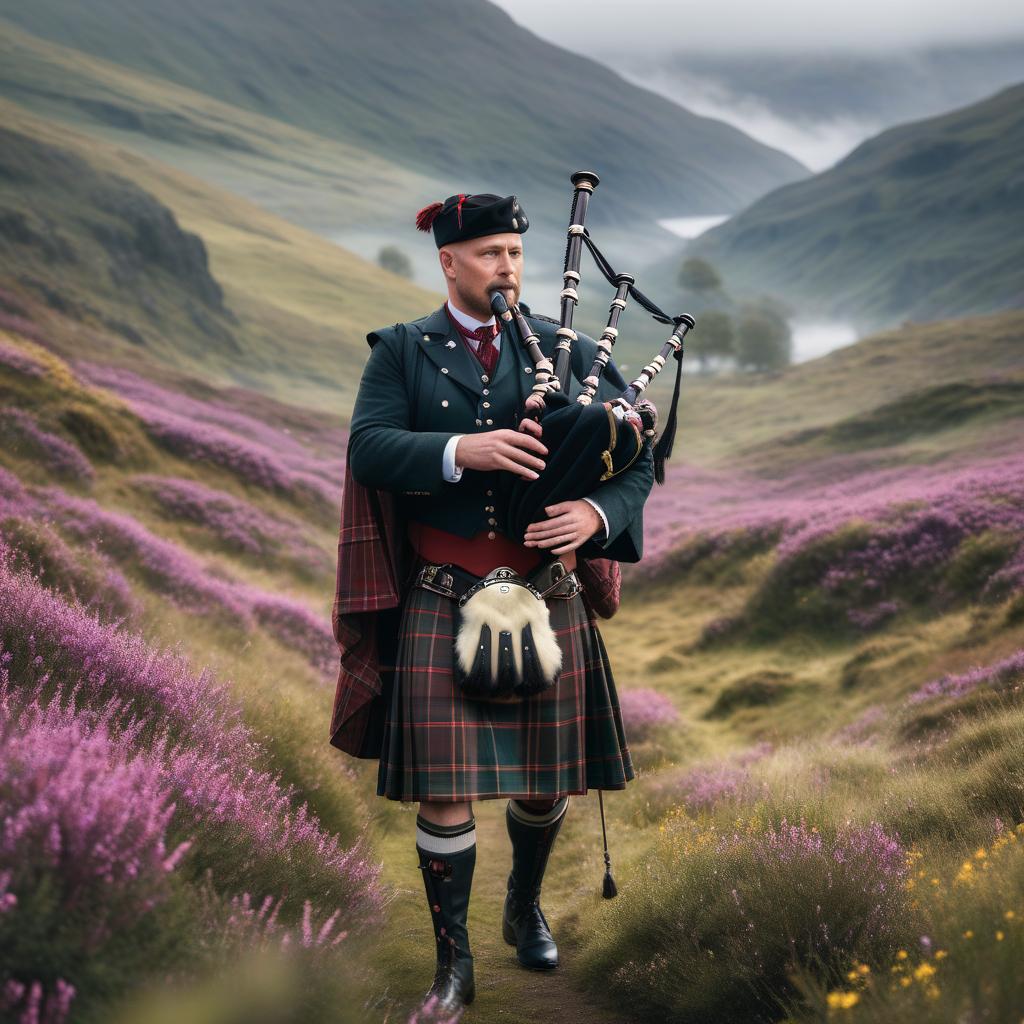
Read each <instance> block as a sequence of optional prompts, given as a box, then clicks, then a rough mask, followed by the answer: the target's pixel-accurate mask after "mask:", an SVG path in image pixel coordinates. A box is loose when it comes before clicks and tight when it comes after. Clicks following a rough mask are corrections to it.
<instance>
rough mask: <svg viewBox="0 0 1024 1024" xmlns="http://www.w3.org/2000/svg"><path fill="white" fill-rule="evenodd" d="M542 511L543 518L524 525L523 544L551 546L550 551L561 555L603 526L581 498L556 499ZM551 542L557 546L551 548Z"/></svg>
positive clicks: (590, 507) (594, 512)
mask: <svg viewBox="0 0 1024 1024" xmlns="http://www.w3.org/2000/svg"><path fill="white" fill-rule="evenodd" d="M544 511H545V512H547V514H548V518H547V519H545V520H543V521H542V522H539V523H530V525H529V526H528V527H527V528H526V534H525V535H524V540H523V543H524V544H525V545H526V546H527V547H538V548H552V552H551V553H552V554H554V555H564V554H566V553H567V552H569V551H575V550H576V548H578V547H579V546H580V545H581V544H583V543H584V542H585V541H588V540H589V539H590V538H591V537H593V536H594V534H595V533H597V532H598V531H599V530H603V529H604V523H603V522H602V521H601V516H600V515H599V514H598V511H597V509H596V508H594V506H593V505H591V504H590V502H589V501H584V500H583V499H582V498H578V499H577V500H575V501H559V502H556V503H555V504H554V505H548V506H547V507H546V508H545V509H544ZM555 544H558V545H560V546H559V547H554V546H553V545H555Z"/></svg>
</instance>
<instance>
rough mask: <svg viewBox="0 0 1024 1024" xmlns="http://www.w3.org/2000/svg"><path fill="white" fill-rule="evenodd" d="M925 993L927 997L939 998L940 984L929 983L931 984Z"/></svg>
mask: <svg viewBox="0 0 1024 1024" xmlns="http://www.w3.org/2000/svg"><path fill="white" fill-rule="evenodd" d="M924 994H925V995H926V996H927V997H928V998H929V999H938V998H939V986H938V985H929V986H928V987H927V988H926V989H925V990H924Z"/></svg>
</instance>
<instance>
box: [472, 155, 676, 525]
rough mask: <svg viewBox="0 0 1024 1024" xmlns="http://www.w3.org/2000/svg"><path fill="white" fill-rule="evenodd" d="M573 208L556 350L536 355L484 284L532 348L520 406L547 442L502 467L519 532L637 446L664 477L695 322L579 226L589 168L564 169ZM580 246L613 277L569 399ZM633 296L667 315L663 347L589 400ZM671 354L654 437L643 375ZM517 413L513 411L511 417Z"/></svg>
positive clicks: (579, 493) (518, 317) (536, 344)
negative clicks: (660, 300)
mask: <svg viewBox="0 0 1024 1024" xmlns="http://www.w3.org/2000/svg"><path fill="white" fill-rule="evenodd" d="M570 180H571V181H572V184H573V196H572V209H571V212H570V215H569V228H568V233H567V238H566V247H565V263H564V269H563V271H562V291H561V295H560V298H561V317H560V323H559V326H558V328H557V329H556V331H555V335H556V338H557V340H556V342H555V346H554V352H553V355H554V360H553V361H552V359H550V358H548V357H547V356H545V355H544V353H543V351H542V350H541V346H540V340H539V338H538V337H537V334H536V333H535V332H534V330H533V329H532V328H531V326H530V324H529V322H528V321H527V319H526V316H525V315H524V314H523V312H522V310H521V309H520V308H519V305H518V304H517V303H516V304H513V305H511V306H509V304H508V302H507V300H506V299H505V296H504V295H503V294H502V292H501V291H493V292H492V293H491V309H492V310H493V311H494V313H495V315H496V316H498V317H499V318H500V319H501V320H502V321H504V322H505V323H506V324H513V325H514V327H515V331H516V333H517V335H518V336H519V341H520V343H521V344H522V345H523V347H524V348H525V349H526V350H527V351H528V352H529V353H530V357H531V358H532V360H533V364H534V385H533V388H532V390H531V392H530V394H529V395H528V396H527V398H526V400H525V402H524V410H523V416H524V417H526V418H530V419H535V420H537V421H538V422H540V423H541V425H542V427H543V437H542V440H543V442H544V445H545V447H546V448H547V449H548V455H547V459H546V461H545V465H544V468H543V469H542V470H541V471H540V473H539V475H538V477H537V478H536V479H527V478H525V477H522V476H519V475H518V474H513V473H502V474H500V476H501V477H502V478H503V479H502V481H501V484H500V485H499V486H501V487H502V488H503V493H502V497H503V499H504V503H505V508H506V523H507V529H508V532H509V535H510V536H512V537H513V538H515V539H516V540H518V541H520V542H522V541H523V539H524V536H525V533H526V528H527V527H528V526H529V525H530V524H531V523H533V522H538V521H540V520H543V519H544V518H546V514H545V512H544V509H545V508H546V507H547V506H548V505H552V504H555V503H556V502H559V501H570V500H575V499H579V498H582V497H585V496H586V495H588V494H590V493H591V492H592V491H593V490H594V488H595V487H596V486H597V485H598V484H599V483H601V482H602V481H604V480H608V479H610V478H611V477H614V476H617V475H618V474H619V473H622V472H624V471H625V470H626V469H628V468H629V467H630V466H631V465H633V463H634V462H636V460H637V459H638V458H640V457H641V455H642V454H643V452H644V449H645V446H648V445H650V446H652V447H653V453H652V454H653V459H654V478H655V480H656V481H657V483H659V484H663V483H664V482H665V460H666V459H668V458H669V456H670V455H671V454H672V445H673V440H674V437H675V431H676V409H677V405H678V401H679V386H680V380H681V374H682V360H683V339H684V337H685V336H686V334H687V332H688V331H690V330H692V329H693V327H694V326H695V323H694V319H693V317H691V316H689V315H688V314H686V313H682V314H680V315H678V316H674V317H670V316H668V315H667V314H666V313H664V312H663V311H662V310H661V309H660V308H659V307H658V306H656V305H655V304H654V303H653V302H651V300H650V299H648V298H647V296H646V295H644V294H643V293H642V292H641V291H639V290H638V289H637V287H636V281H635V278H633V277H632V275H630V274H621V273H616V272H615V270H614V269H613V268H612V266H611V264H610V263H609V262H608V261H607V259H605V257H604V255H603V254H602V253H601V251H600V249H598V247H597V245H596V244H595V243H594V240H593V239H592V238H591V237H590V233H589V231H588V230H587V227H586V218H587V210H588V208H589V203H590V197H591V196H592V195H593V192H594V189H595V188H597V185H598V183H599V181H600V179H599V178H598V176H597V175H596V174H594V173H593V171H577V172H576V173H575V174H573V175H571V177H570ZM584 247H586V248H587V249H588V250H589V252H590V253H591V255H592V256H593V258H594V262H595V263H596V265H597V267H598V269H599V270H600V271H601V273H602V275H603V276H604V277H605V279H606V280H607V281H608V283H609V284H612V285H614V287H615V297H614V298H613V299H612V300H611V303H610V306H609V310H608V323H607V326H606V327H605V328H604V331H603V332H602V334H601V337H600V338H599V339H598V341H597V352H596V354H595V357H594V362H593V365H592V366H591V368H590V372H589V373H588V374H587V376H586V377H585V378H584V379H583V381H582V390H581V391H580V393H579V394H578V395H577V396H576V398H575V400H573V399H571V398H570V397H569V394H568V390H569V379H570V374H571V365H572V364H571V360H572V349H573V343H574V342H576V341H577V340H578V336H577V334H576V332H575V331H574V330H573V316H574V314H575V310H576V306H577V305H578V304H579V290H578V289H579V284H580V263H581V260H582V256H583V249H584ZM627 297H632V298H633V299H634V300H635V301H636V302H637V303H638V304H639V305H640V306H642V307H643V308H644V309H646V310H647V312H648V313H650V315H651V316H652V317H653V318H654V319H655V320H657V321H658V322H660V323H664V324H671V325H672V333H671V335H670V336H669V338H668V340H667V341H666V342H665V344H664V345H663V346H662V348H661V351H660V352H659V353H658V354H657V355H656V356H655V357H654V358H653V359H652V360H651V361H650V362H649V363H647V364H646V365H645V366H644V368H643V370H642V372H641V373H640V374H639V375H638V376H637V377H636V378H635V379H634V380H633V381H632V382H631V383H630V385H629V386H628V387H627V388H626V390H625V391H624V392H623V393H622V394H621V395H620V396H618V397H616V398H614V399H611V400H609V401H595V398H596V396H597V391H598V388H599V386H600V383H601V378H602V376H603V375H604V371H605V368H606V367H607V365H608V361H609V359H610V358H611V353H612V348H613V346H614V345H615V340H616V338H617V337H618V334H619V318H620V317H621V315H622V312H623V310H624V309H625V308H626V300H627ZM672 356H674V357H675V359H676V381H675V390H674V392H673V395H672V405H671V408H670V411H669V415H668V418H667V420H666V422H665V428H664V430H663V431H662V432H661V434H660V435H658V436H657V437H656V434H657V427H658V411H657V408H656V407H655V406H654V404H653V403H652V402H651V401H650V400H649V399H648V398H647V397H646V396H645V392H646V390H647V388H648V386H649V385H650V383H651V381H653V380H654V378H655V377H656V376H657V375H658V373H659V372H660V371H661V369H662V368H663V367H664V366H665V364H666V363H667V362H668V360H669V358H670V357H672ZM517 421H518V420H517Z"/></svg>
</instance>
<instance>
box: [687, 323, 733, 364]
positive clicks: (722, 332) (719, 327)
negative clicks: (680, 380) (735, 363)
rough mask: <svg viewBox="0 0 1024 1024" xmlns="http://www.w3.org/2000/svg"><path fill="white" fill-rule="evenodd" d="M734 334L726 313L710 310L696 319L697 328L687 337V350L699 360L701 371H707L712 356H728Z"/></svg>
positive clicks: (731, 349)
mask: <svg viewBox="0 0 1024 1024" xmlns="http://www.w3.org/2000/svg"><path fill="white" fill-rule="evenodd" d="M735 337H736V332H735V331H734V329H733V325H732V319H731V318H730V316H729V314H728V313H723V312H721V310H717V309H710V310H708V311H707V312H706V313H701V314H700V316H699V317H697V326H696V327H695V328H694V329H693V333H692V334H689V335H687V338H686V341H687V345H688V346H689V348H690V349H691V350H692V351H693V353H694V354H695V355H696V356H697V359H698V360H700V367H701V370H705V371H706V370H707V368H708V360H709V359H710V358H711V357H712V356H719V357H721V356H730V355H732V353H733V344H734V341H735Z"/></svg>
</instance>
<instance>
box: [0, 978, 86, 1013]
mask: <svg viewBox="0 0 1024 1024" xmlns="http://www.w3.org/2000/svg"><path fill="white" fill-rule="evenodd" d="M74 998H75V986H74V985H69V984H68V983H67V982H66V981H65V980H64V979H63V978H58V979H57V981H56V982H55V983H54V986H53V991H52V992H49V993H47V992H46V991H45V989H44V988H43V984H42V982H39V981H33V982H31V983H30V984H28V985H26V984H24V983H23V982H20V981H15V980H14V979H13V978H11V979H10V980H9V981H8V982H7V983H6V984H5V985H4V987H3V990H2V991H0V1010H3V1011H5V1012H8V1013H18V1024H64V1021H65V1020H67V1017H68V1014H69V1013H70V1012H71V1003H72V1000H73V999H74ZM13 1019H14V1018H13V1017H12V1018H11V1020H13Z"/></svg>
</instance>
